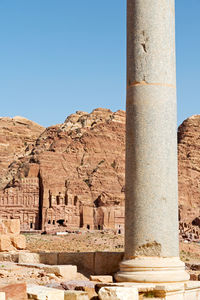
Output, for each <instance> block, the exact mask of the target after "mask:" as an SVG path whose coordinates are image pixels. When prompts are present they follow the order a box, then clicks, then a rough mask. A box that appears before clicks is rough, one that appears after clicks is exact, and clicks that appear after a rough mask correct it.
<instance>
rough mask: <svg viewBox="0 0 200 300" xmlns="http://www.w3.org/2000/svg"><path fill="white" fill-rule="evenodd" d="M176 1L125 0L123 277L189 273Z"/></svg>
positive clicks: (167, 277) (161, 278)
mask: <svg viewBox="0 0 200 300" xmlns="http://www.w3.org/2000/svg"><path fill="white" fill-rule="evenodd" d="M177 182H178V179H177V123H176V69H175V9H174V0H127V123H126V204H125V210H126V213H125V260H124V261H123V262H122V263H121V265H120V272H119V273H118V274H117V275H116V279H117V280H118V281H134V282H175V281H185V280H188V279H189V275H188V274H187V273H186V272H185V265H184V263H183V262H181V261H180V259H179V237H178V195H177V194H178V186H177Z"/></svg>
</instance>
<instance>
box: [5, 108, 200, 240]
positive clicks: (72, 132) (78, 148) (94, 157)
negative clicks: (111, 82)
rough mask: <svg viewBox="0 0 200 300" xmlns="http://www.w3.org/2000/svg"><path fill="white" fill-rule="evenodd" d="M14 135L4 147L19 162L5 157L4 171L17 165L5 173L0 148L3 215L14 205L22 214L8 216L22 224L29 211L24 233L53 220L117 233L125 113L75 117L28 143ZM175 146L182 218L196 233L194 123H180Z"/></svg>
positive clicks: (199, 141) (199, 119)
mask: <svg viewBox="0 0 200 300" xmlns="http://www.w3.org/2000/svg"><path fill="white" fill-rule="evenodd" d="M3 119H5V118H3ZM1 120H2V119H1ZM1 120H0V121H1ZM6 120H8V124H9V122H14V121H13V120H14V119H13V120H12V119H9V118H6ZM6 120H4V122H5V121H6ZM22 123H24V122H22ZM7 126H8V125H7ZM20 126H25V125H22V124H21V125H20ZM5 127H6V126H5ZM12 127H15V126H14V125H12ZM2 128H3V125H2ZM20 128H21V127H20ZM20 128H19V129H20ZM30 128H31V126H30V127H29V129H30ZM15 129H16V132H17V133H15V135H16V139H15V140H14V141H15V143H13V142H12V143H11V139H9V140H8V142H7V144H8V146H7V147H11V149H12V150H11V151H10V153H16V154H17V156H16V157H14V154H12V155H13V156H12V155H10V158H9V163H10V162H11V161H12V160H13V159H15V161H14V162H13V163H12V164H11V165H10V167H9V168H8V169H6V168H7V166H8V164H9V163H8V162H6V161H4V159H5V157H6V155H5V152H3V151H2V150H1V148H0V153H1V157H2V159H1V160H2V165H0V172H2V174H3V176H2V181H1V184H2V183H7V182H8V181H9V182H10V183H9V184H8V186H7V189H5V190H4V191H3V192H2V193H3V194H2V196H1V197H4V200H2V201H4V202H3V204H2V203H0V210H1V207H4V208H3V212H4V214H5V213H6V207H7V210H9V211H11V207H9V205H11V204H10V202H9V201H10V200H9V199H11V198H12V201H13V202H12V206H13V203H17V205H18V206H19V205H21V207H20V209H19V208H18V210H17V212H16V211H14V210H12V213H11V216H13V217H16V216H18V217H21V213H22V211H24V210H26V209H27V207H29V211H28V212H27V211H26V216H23V222H25V223H26V224H27V226H25V228H29V227H31V226H33V225H34V224H35V222H36V221H35V220H36V219H37V220H39V219H40V218H41V217H42V216H43V224H42V225H43V226H44V223H45V222H46V223H49V224H51V225H55V224H56V220H57V219H59V221H63V220H64V221H66V222H68V224H71V225H73V226H75V225H77V224H82V225H83V223H84V224H88V226H90V228H93V225H94V224H93V220H92V219H93V218H94V219H95V224H96V227H98V226H100V228H106V226H107V227H111V228H113V227H114V228H115V225H116V224H117V228H120V226H121V225H120V224H122V222H123V221H122V220H123V213H121V209H119V210H118V209H117V208H120V207H122V206H123V204H124V171H125V169H124V164H125V158H124V156H125V139H124V137H125V112H123V111H117V112H115V113H113V112H111V111H110V110H108V109H95V110H94V111H93V112H92V113H90V114H88V113H86V112H80V111H79V112H77V113H75V114H73V115H70V116H69V117H68V118H67V119H66V120H65V122H64V123H63V124H60V125H55V126H51V127H49V128H47V129H46V130H43V128H42V127H37V126H36V127H35V131H34V130H33V129H30V130H29V131H28V129H26V130H27V134H28V136H29V138H28V139H26V140H25V139H24V137H23V138H22V137H21V135H20V132H21V131H20V130H21V129H20V130H19V129H18V128H17V127H15ZM12 130H14V129H13V128H12ZM18 130H19V133H18ZM22 131H23V130H22ZM30 131H32V135H31V134H30ZM23 133H25V131H23ZM40 133H41V134H40ZM0 134H1V135H0V137H1V139H2V140H3V139H4V140H3V141H4V142H3V143H5V136H6V134H7V133H6V134H5V131H3V129H1V128H0ZM34 134H35V136H34ZM24 136H25V135H24ZM18 140H19V142H18ZM34 140H35V143H34ZM178 142H179V144H178V152H179V154H178V155H179V203H180V217H181V222H182V223H187V224H186V225H187V226H188V228H185V229H187V230H188V232H189V233H191V231H192V230H194V228H195V230H199V228H200V225H199V226H195V227H193V226H192V222H193V221H194V219H195V218H199V216H200V188H199V186H200V154H199V153H200V152H199V150H200V116H193V117H191V118H189V119H187V120H186V121H184V122H183V124H182V125H181V126H180V127H179V130H178ZM26 143H27V144H26ZM25 144H26V145H25ZM15 148H16V149H17V150H15ZM3 149H4V148H3ZM3 155H4V156H3ZM6 163H7V164H6ZM2 166H3V167H2ZM6 171H7V174H6V175H4V174H5V173H6ZM6 177H7V178H6ZM4 186H5V184H4ZM2 187H3V184H2ZM2 199H3V198H2ZM6 203H7V204H6ZM6 205H7V206H6ZM84 207H86V208H87V210H84ZM89 207H90V208H91V209H90V208H89ZM96 208H97V210H96ZM99 208H101V210H98V209H99ZM83 219H84V220H83ZM198 220H199V219H196V221H195V222H197V223H198ZM193 223H194V222H193ZM38 224H39V223H38ZM193 225H194V224H193ZM197 225H198V224H197ZM37 226H39V225H37ZM37 226H36V227H37ZM183 227H184V226H183ZM31 228H33V227H31ZM185 229H184V228H183V231H185ZM195 234H196V233H195Z"/></svg>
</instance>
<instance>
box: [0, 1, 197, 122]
mask: <svg viewBox="0 0 200 300" xmlns="http://www.w3.org/2000/svg"><path fill="white" fill-rule="evenodd" d="M125 15H126V1H125V0H101V1H99V0H1V1H0V45H1V46H0V103H1V109H0V116H11V117H13V116H15V115H21V116H24V117H27V118H29V119H31V120H34V121H36V122H38V123H40V124H41V125H44V126H49V125H53V124H56V123H62V122H63V121H64V119H65V118H66V116H67V115H69V114H71V113H73V112H75V111H76V110H84V111H88V112H90V111H91V110H92V109H94V108H96V107H107V108H110V109H111V110H113V111H115V110H117V109H125V81H126V79H125V78H126V75H125V73H126V70H125V59H126V58H125V52H126V45H125V44H126V41H125V35H126V32H125V30H126V28H125V27H126V26H125V24H126V20H125ZM176 43H177V46H176V47H177V83H178V123H179V124H180V123H181V122H182V121H183V120H184V119H185V118H187V117H189V116H191V115H193V114H199V113H200V104H199V100H200V97H199V88H200V0H191V1H188V0H176Z"/></svg>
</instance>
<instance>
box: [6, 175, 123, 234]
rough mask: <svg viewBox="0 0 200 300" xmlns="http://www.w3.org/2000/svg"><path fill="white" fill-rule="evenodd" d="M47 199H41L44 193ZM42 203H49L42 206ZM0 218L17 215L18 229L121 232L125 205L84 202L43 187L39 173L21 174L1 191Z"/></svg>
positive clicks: (15, 217)
mask: <svg viewBox="0 0 200 300" xmlns="http://www.w3.org/2000/svg"><path fill="white" fill-rule="evenodd" d="M45 194H46V195H47V199H43V197H44V195H45ZM43 203H48V204H49V205H48V207H44V205H43ZM0 219H3V220H6V219H20V223H21V230H24V231H28V230H47V231H52V230H59V231H60V230H61V231H63V230H78V229H79V228H85V229H91V230H95V229H96V230H103V229H113V230H116V231H117V232H118V233H123V232H124V207H123V206H117V205H115V206H108V207H104V206H101V203H98V202H96V203H95V204H94V205H93V206H89V205H84V204H82V203H81V201H80V200H79V198H78V196H76V195H71V194H69V193H67V192H65V193H62V192H58V193H56V194H54V193H53V192H51V190H49V191H48V194H47V193H44V192H43V191H42V186H40V179H39V178H38V177H27V178H22V180H21V182H20V183H19V185H18V186H17V187H11V188H7V189H5V190H4V191H1V192H0Z"/></svg>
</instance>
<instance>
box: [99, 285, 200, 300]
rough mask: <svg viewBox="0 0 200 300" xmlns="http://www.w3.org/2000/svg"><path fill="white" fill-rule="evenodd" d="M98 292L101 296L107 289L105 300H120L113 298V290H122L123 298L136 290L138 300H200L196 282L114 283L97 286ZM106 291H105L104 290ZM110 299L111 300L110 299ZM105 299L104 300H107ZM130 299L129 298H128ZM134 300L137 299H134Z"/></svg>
mask: <svg viewBox="0 0 200 300" xmlns="http://www.w3.org/2000/svg"><path fill="white" fill-rule="evenodd" d="M96 289H97V291H98V294H99V295H100V293H101V291H102V290H103V289H106V291H107V294H106V296H107V297H108V298H105V299H118V298H112V290H114V291H115V290H117V289H118V290H120V292H121V295H122V298H119V299H126V298H123V295H125V294H126V289H134V290H135V293H136V299H138V298H137V297H139V299H150V298H151V299H155V300H156V299H162V300H199V299H200V284H199V282H196V281H188V282H186V283H171V284H170V283H165V284H152V283H133V282H131V283H130V282H129V283H128V282H124V283H113V284H111V283H110V284H104V286H103V284H97V288H96ZM103 291H104V290H103ZM109 297H110V298H109ZM100 299H101V298H100ZM102 299H104V298H102ZM105 299H104V300H105ZM127 299H128V298H127ZM131 299H132V300H134V299H135V298H134V297H132V298H131Z"/></svg>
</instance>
